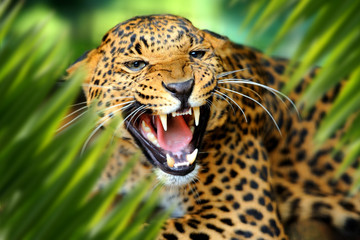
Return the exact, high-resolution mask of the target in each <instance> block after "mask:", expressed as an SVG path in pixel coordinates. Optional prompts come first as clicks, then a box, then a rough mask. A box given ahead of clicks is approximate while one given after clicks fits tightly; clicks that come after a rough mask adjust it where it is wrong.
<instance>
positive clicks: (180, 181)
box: [154, 164, 200, 187]
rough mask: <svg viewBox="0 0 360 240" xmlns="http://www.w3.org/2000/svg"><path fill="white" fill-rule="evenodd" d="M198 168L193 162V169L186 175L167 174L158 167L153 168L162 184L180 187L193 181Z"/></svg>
mask: <svg viewBox="0 0 360 240" xmlns="http://www.w3.org/2000/svg"><path fill="white" fill-rule="evenodd" d="M199 169H200V167H199V166H198V165H196V166H195V164H194V169H193V170H192V171H191V172H189V173H188V174H186V175H174V174H169V173H166V172H164V171H163V170H161V169H159V168H155V170H154V172H155V174H156V177H157V179H158V180H159V182H160V183H162V184H163V185H165V186H172V187H173V186H175V187H181V186H185V185H187V184H189V183H191V182H193V181H194V180H195V179H196V178H197V175H198V172H199Z"/></svg>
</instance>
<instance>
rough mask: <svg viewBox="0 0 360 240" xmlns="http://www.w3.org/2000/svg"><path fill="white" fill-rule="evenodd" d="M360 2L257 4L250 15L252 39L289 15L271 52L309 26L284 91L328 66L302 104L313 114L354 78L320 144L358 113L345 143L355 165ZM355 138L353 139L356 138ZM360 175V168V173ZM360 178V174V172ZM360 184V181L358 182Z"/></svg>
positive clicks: (359, 95)
mask: <svg viewBox="0 0 360 240" xmlns="http://www.w3.org/2000/svg"><path fill="white" fill-rule="evenodd" d="M359 8H360V1H352V0H344V1H341V3H340V2H338V1H326V0H318V1H311V0H304V1H287V0H279V1H262V0H261V1H255V2H254V4H252V6H251V9H250V14H249V16H248V17H247V20H246V21H247V23H250V22H255V23H254V26H253V27H252V31H251V34H250V36H252V37H254V36H255V34H258V33H259V32H260V33H261V32H263V31H265V30H266V29H268V28H269V27H270V26H271V24H272V23H273V22H274V21H275V20H276V19H279V18H280V17H284V14H287V15H285V16H286V21H285V22H284V23H283V24H282V26H280V28H279V29H278V30H277V32H276V34H275V36H274V38H273V40H272V43H271V44H270V45H269V48H268V50H267V51H268V53H271V52H273V51H274V50H275V49H276V48H277V47H278V46H279V45H280V44H281V43H282V42H283V39H284V37H286V36H287V35H288V34H289V33H290V32H291V30H292V29H293V28H295V27H297V26H299V25H301V24H303V25H307V26H308V28H307V31H306V33H305V34H304V36H303V37H302V39H301V41H300V43H299V45H298V46H297V49H296V51H295V54H294V56H293V57H292V59H291V62H290V67H289V68H288V69H287V73H288V74H289V73H290V72H293V73H292V74H291V75H290V74H289V75H290V81H289V83H288V84H287V85H286V86H285V87H284V89H283V91H284V92H289V91H291V90H292V89H293V88H294V87H295V86H296V85H297V84H298V83H299V81H300V80H301V78H302V76H303V75H304V74H305V73H306V72H307V71H308V70H309V69H310V68H311V67H312V66H315V65H319V62H322V64H321V65H322V68H321V70H320V72H319V74H318V75H317V76H316V78H315V79H314V80H313V82H312V84H311V85H310V86H309V88H307V89H306V91H305V92H304V94H303V95H302V98H301V99H300V101H299V102H298V103H297V104H298V105H303V106H304V107H305V111H307V110H309V109H310V108H311V107H312V106H313V105H314V103H315V102H316V101H317V100H318V99H320V98H321V97H322V95H323V94H324V93H325V92H326V91H327V90H329V89H330V88H332V87H334V86H335V85H336V84H338V83H339V82H340V81H341V80H342V79H344V78H348V81H347V83H346V86H345V87H344V88H343V90H342V91H341V93H340V94H339V96H338V97H337V99H336V101H335V103H334V104H333V107H332V109H331V110H330V112H329V113H328V114H327V115H326V117H325V118H324V120H323V121H322V123H321V124H320V128H319V129H318V131H317V134H316V137H315V141H316V142H317V143H318V144H319V145H320V144H322V143H324V142H325V141H326V140H327V139H328V138H329V137H330V136H331V135H332V134H334V132H335V131H336V130H337V129H338V128H339V127H341V126H342V125H344V123H345V121H346V120H347V119H349V117H350V116H351V115H354V114H355V115H357V117H356V116H355V118H356V119H357V120H355V121H354V122H353V124H352V125H351V126H350V127H349V130H348V132H349V133H351V134H347V135H346V136H345V137H344V138H343V140H342V143H341V146H344V147H345V149H347V155H346V160H345V161H344V162H345V163H344V165H343V168H342V170H341V171H340V172H339V174H341V173H342V172H343V171H344V169H345V166H348V165H350V164H351V163H352V162H353V161H354V160H355V159H356V158H358V157H359V155H360V146H359V144H358V142H359V140H360V133H359V127H358V126H359V125H358V123H359V118H360V115H359V114H360V105H359V102H360V91H359V90H358V89H359V87H360V85H359V84H360V68H359V62H360V44H359V42H360V31H359V29H360V14H358V9H359ZM350 135H351V136H350ZM359 171H360V169H359ZM358 175H360V174H358ZM357 181H358V183H359V181H360V178H358V180H357ZM355 185H356V186H354V187H355V189H358V188H360V184H355Z"/></svg>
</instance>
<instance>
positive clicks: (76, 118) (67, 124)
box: [56, 111, 87, 132]
mask: <svg viewBox="0 0 360 240" xmlns="http://www.w3.org/2000/svg"><path fill="white" fill-rule="evenodd" d="M86 112H87V111H85V112H82V113H81V114H79V115H78V116H76V117H75V118H73V119H71V121H69V122H67V123H66V124H64V125H62V126H61V127H59V128H58V129H56V132H59V131H61V130H62V129H64V128H66V127H67V126H69V125H70V124H72V123H73V122H75V121H76V120H78V119H79V118H81V117H82V116H83V115H84V114H85V113H86Z"/></svg>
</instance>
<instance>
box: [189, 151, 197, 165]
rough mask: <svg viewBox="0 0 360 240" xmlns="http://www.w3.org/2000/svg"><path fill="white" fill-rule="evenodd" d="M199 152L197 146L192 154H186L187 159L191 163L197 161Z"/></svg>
mask: <svg viewBox="0 0 360 240" xmlns="http://www.w3.org/2000/svg"><path fill="white" fill-rule="evenodd" d="M197 153H198V149H197V148H196V149H195V150H194V151H193V152H192V153H191V154H187V155H186V160H187V161H188V163H190V165H191V164H193V162H194V161H195V159H196V156H197Z"/></svg>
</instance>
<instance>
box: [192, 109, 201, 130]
mask: <svg viewBox="0 0 360 240" xmlns="http://www.w3.org/2000/svg"><path fill="white" fill-rule="evenodd" d="M193 110H194V118H195V126H198V125H199V119H200V107H193Z"/></svg>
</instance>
